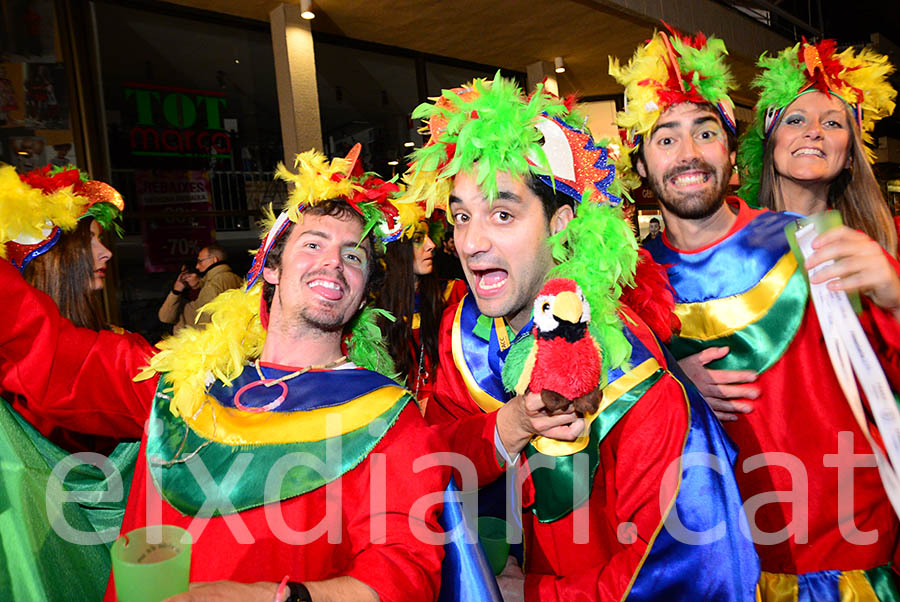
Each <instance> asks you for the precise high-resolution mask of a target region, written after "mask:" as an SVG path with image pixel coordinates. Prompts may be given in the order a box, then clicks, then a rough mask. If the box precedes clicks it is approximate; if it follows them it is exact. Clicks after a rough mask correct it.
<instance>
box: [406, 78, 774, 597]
mask: <svg viewBox="0 0 900 602" xmlns="http://www.w3.org/2000/svg"><path fill="white" fill-rule="evenodd" d="M414 116H415V117H417V118H423V119H425V120H426V123H427V125H428V129H429V131H430V133H431V137H430V139H429V141H428V143H427V144H426V145H425V146H423V147H422V148H421V149H419V150H417V151H416V152H415V153H414V155H413V163H412V165H411V166H410V170H409V171H408V173H407V184H408V186H407V193H406V194H407V198H408V200H409V201H412V202H415V201H420V200H422V201H427V202H431V203H436V204H437V206H438V207H439V208H444V207H448V215H449V216H450V217H451V218H452V220H453V222H454V228H455V229H454V235H455V241H456V247H457V251H458V253H459V255H460V261H461V263H462V267H463V271H464V272H465V275H466V280H467V281H468V285H469V289H470V293H469V294H468V295H467V296H466V297H464V298H463V299H462V300H461V301H460V302H459V303H458V304H456V305H453V306H450V307H448V308H447V309H446V310H445V312H444V317H443V320H442V323H441V330H440V341H439V347H440V362H439V365H438V375H437V383H436V386H435V394H434V397H433V399H432V400H431V402H430V403H429V404H428V407H427V409H426V414H425V418H426V420H428V421H429V422H430V423H433V424H436V425H438V426H439V428H440V430H441V432H442V433H444V434H445V435H446V437H447V438H448V439H449V441H450V442H451V448H452V450H453V451H455V452H457V453H460V454H462V455H465V456H466V457H467V458H468V459H469V460H471V461H472V464H474V465H475V467H476V470H477V476H478V479H479V481H480V482H479V485H488V484H489V483H491V481H492V480H495V479H497V478H498V476H500V477H502V473H503V470H504V469H505V468H506V467H507V466H510V465H513V466H516V467H517V468H519V469H521V470H524V472H525V473H528V476H527V477H525V483H524V485H522V486H521V490H520V491H521V499H517V496H510V498H512V499H513V500H515V501H521V502H522V504H521V505H522V507H523V508H524V509H525V511H524V512H523V515H522V517H521V523H522V529H523V532H524V538H525V540H524V541H525V550H526V552H527V554H526V559H525V567H524V583H522V572H521V570H520V569H519V568H518V566H517V565H516V564H515V563H513V562H512V561H510V562H509V564H508V565H507V568H506V570H505V571H504V573H503V575H501V579H500V580H501V582H502V583H501V585H502V586H503V588H504V593H508V594H509V595H510V596H511V598H508V599H514V600H516V599H521V597H522V595H523V590H524V596H525V599H528V600H547V601H551V600H575V599H578V600H622V599H624V598H625V597H626V596H628V597H629V599H632V600H660V599H684V600H701V599H707V600H712V599H715V600H747V601H749V600H753V599H754V594H755V587H756V580H757V576H758V574H759V573H758V564H757V559H756V554H755V552H754V551H753V547H752V544H751V542H750V541H749V540H747V539H745V538H744V537H743V536H742V535H741V525H742V524H743V525H744V527H745V528H746V522H743V523H742V521H744V519H743V513H742V510H741V502H740V500H739V498H738V496H737V485H736V482H735V481H734V478H733V475H732V473H731V470H732V468H731V463H732V459H733V455H734V450H733V449H732V448H731V444H730V442H728V441H727V439H726V437H725V435H724V432H723V431H722V430H721V428H720V427H719V425H718V422H717V421H716V420H715V417H714V416H713V415H712V413H711V411H710V410H709V408H708V407H706V405H705V404H704V402H703V400H702V399H701V398H700V397H699V396H698V395H693V394H688V395H686V394H685V390H684V389H683V388H682V386H681V384H680V383H679V381H678V380H676V378H675V377H673V375H672V374H671V372H670V371H669V370H670V369H671V367H672V366H673V364H670V363H668V360H667V359H666V356H665V355H664V353H663V351H662V348H661V347H660V345H659V343H658V342H657V338H656V336H659V337H661V338H666V337H667V336H668V335H669V334H671V329H670V328H669V325H670V321H669V317H671V311H672V299H671V296H669V297H668V301H669V303H668V305H667V304H666V302H665V299H666V293H667V291H666V290H665V288H664V286H660V287H659V288H658V289H655V290H650V289H649V288H645V286H644V285H646V281H644V280H643V278H642V277H641V274H638V275H635V269H636V266H637V264H638V261H639V259H638V257H639V255H638V249H637V241H636V240H635V238H634V234H633V232H632V230H631V227H630V225H629V224H628V222H627V221H626V219H625V217H624V212H623V211H622V209H621V207H619V204H620V203H621V195H622V188H621V182H620V181H619V180H618V178H617V177H616V176H617V175H618V171H619V169H620V165H618V164H617V163H616V162H615V160H614V158H613V156H611V154H610V152H609V150H608V149H607V147H606V145H604V144H603V143H596V142H595V141H594V140H593V139H592V138H591V136H590V134H589V132H587V131H586V130H584V129H583V125H584V120H583V119H582V118H580V117H578V113H577V109H576V108H575V107H574V106H572V104H571V103H567V102H564V101H562V100H561V99H559V98H558V97H556V96H554V95H552V94H550V93H548V92H547V91H546V90H544V89H543V87H542V86H539V87H538V88H537V89H536V90H535V91H534V92H533V93H532V94H531V95H530V96H525V95H524V94H523V93H522V91H521V90H520V89H519V88H518V86H517V85H516V84H515V83H514V82H512V81H510V80H507V79H504V78H502V77H500V76H499V74H498V75H497V76H496V77H495V78H494V79H493V80H492V81H486V80H483V79H477V80H475V81H473V82H472V83H470V84H468V85H466V86H464V87H461V88H456V89H453V90H444V91H443V93H442V95H441V96H440V97H439V98H438V99H437V102H435V103H434V104H431V103H426V104H423V105H421V106H420V107H418V108H417V109H416V111H415V112H414ZM651 264H652V261H649V260H648V261H642V262H641V264H640V266H639V267H638V269H639V270H640V269H642V268H646V267H651ZM657 268H658V266H657ZM651 269H652V267H651ZM657 275H658V276H659V280H658V281H659V282H660V284H662V283H661V281H662V280H664V276H663V275H662V274H659V273H657ZM557 277H560V278H569V279H572V280H574V281H575V282H577V284H578V285H579V287H580V288H577V289H575V290H577V291H578V293H577V295H583V297H577V296H576V293H573V292H570V294H571V295H572V296H571V297H570V298H572V299H575V298H579V299H581V300H579V301H577V302H576V305H577V306H578V307H580V308H583V309H582V310H580V311H581V313H580V314H579V316H581V317H584V320H582V321H581V322H580V325H581V326H582V327H584V326H585V325H584V322H585V321H588V322H589V325H588V326H587V327H586V328H588V329H589V331H590V333H591V337H592V338H593V340H594V341H595V342H596V344H597V345H598V346H599V347H600V349H601V357H602V368H601V371H602V373H603V375H602V377H601V385H600V387H601V388H602V397H603V401H602V402H601V403H600V405H599V407H595V408H594V409H593V410H585V411H584V413H581V412H576V411H575V410H574V408H573V406H572V404H570V405H569V407H564V408H562V409H561V410H559V411H551V410H550V409H548V408H547V407H546V406H545V405H544V403H543V401H542V397H541V394H540V391H525V392H524V393H523V394H516V393H515V392H514V389H515V387H511V386H508V385H507V384H506V383H508V382H509V379H508V376H510V373H512V374H515V373H516V370H515V366H516V365H517V360H516V359H514V358H519V360H518V361H519V362H521V358H522V357H523V352H522V349H528V348H529V345H531V344H532V343H534V345H535V346H537V345H539V344H540V345H543V344H545V343H544V342H542V341H541V340H540V339H539V337H543V336H544V335H543V334H538V333H537V330H536V328H535V323H536V322H537V321H538V319H540V318H548V313H547V312H548V311H549V310H548V309H540V310H538V309H537V308H538V307H541V308H543V307H544V305H545V304H546V305H547V307H548V308H549V301H548V299H549V298H548V297H546V296H541V297H538V294H539V293H540V292H541V290H542V288H543V287H544V284H545V282H546V281H547V280H548V279H551V278H557ZM635 280H638V281H639V282H638V284H637V286H636V287H635V288H638V289H640V290H641V294H634V295H631V294H622V291H623V289H627V288H628V285H629V284H635ZM556 282H557V283H558V281H556ZM632 292H633V291H632ZM670 294H671V293H669V295H670ZM536 298H537V299H541V300H542V301H541V303H540V304H537V305H536ZM638 298H640V299H643V300H650V301H653V302H655V303H649V304H646V303H643V304H634V305H633V304H632V303H633V301H634V300H635V299H638ZM585 301H586V302H587V304H588V305H589V308H587V307H585V305H584V302H585ZM538 311H541V312H543V313H541V315H540V317H539V318H535V317H534V316H535V315H536V314H537V312H538ZM588 315H589V318H587V317H586V316H588ZM570 318H571V317H570ZM550 320H551V321H552V320H555V318H550ZM560 320H562V318H560ZM576 321H577V320H576ZM570 322H571V319H570ZM541 323H542V324H545V325H546V324H547V322H546V321H544V320H542V321H541ZM571 325H572V326H577V325H576V324H574V323H573V324H571ZM566 328H567V325H565V324H563V323H560V328H559V330H560V331H564V330H565V329H566ZM651 328H653V330H651ZM558 332H559V331H557V335H558V336H557V339H562V338H563V337H564V336H565V335H559V334H558ZM569 332H571V331H569ZM535 340H537V342H534V341H535ZM557 342H560V341H559V340H557ZM560 360H561V361H560V362H559V365H557V366H554V368H556V370H557V371H558V375H557V376H558V381H557V382H564V381H565V380H566V379H568V378H571V379H572V380H575V379H577V378H579V377H582V375H581V374H579V373H578V372H579V371H578V369H577V368H575V366H576V365H577V362H578V358H576V357H571V355H569V357H561V358H560ZM672 361H673V363H674V360H672ZM523 373H524V370H523ZM544 391H546V389H544ZM485 442H493V443H494V445H495V446H496V450H497V453H496V454H494V453H493V449H490V451H491V453H490V457H484V455H483V454H482V450H483V449H484V447H485V446H484V443H485ZM492 448H493V446H492ZM694 452H698V453H697V454H695V453H694ZM520 456H521V458H522V463H521V464H519V463H518V462H517V460H516V458H519V457H520ZM699 456H702V457H703V458H705V459H711V460H712V461H713V463H714V464H716V466H717V468H716V469H715V470H709V468H708V465H706V466H705V467H690V466H691V461H692V459H696V458H697V457H699ZM501 458H503V459H501ZM521 474H524V473H521ZM507 483H508V485H509V486H513V485H514V483H513V482H511V481H508V482H507ZM504 484H506V483H504V479H503V478H500V479H499V481H495V482H494V489H493V490H491V489H490V488H489V487H483V488H482V489H481V490H480V491H479V498H480V499H479V501H480V502H482V508H481V510H482V511H483V513H485V514H488V513H491V511H493V512H494V513H500V514H501V516H503V517H504V518H507V519H508V520H509V521H510V522H513V521H516V520H518V514H519V512H518V511H519V508H516V509H515V514H514V515H512V516H509V515H506V514H505V513H504V502H505V501H506V496H505V495H504V494H505V493H506V491H504V487H503V485H504ZM492 493H493V494H498V497H499V503H497V502H496V499H492V498H491V497H490V496H491V494H492ZM485 497H488V500H485ZM484 502H487V503H484ZM491 502H494V504H493V507H490V506H491ZM676 517H677V518H679V519H680V521H683V522H682V523H680V524H682V525H688V524H690V525H691V526H690V528H689V531H691V532H692V533H691V534H686V533H685V532H684V531H683V530H682V531H681V532H680V533H679V529H678V528H676V527H675V525H673V523H675V520H673V519H675V518H676ZM713 524H718V525H720V527H718V529H719V531H718V534H717V536H715V537H712V538H709V539H704V538H701V539H699V540H698V539H697V538H695V537H692V535H696V534H697V532H698V531H706V532H711V531H710V529H711V528H712V527H713ZM726 525H727V526H726ZM723 527H724V528H723ZM685 535H686V537H685ZM689 565H694V566H701V565H702V566H703V567H704V569H703V570H704V574H703V578H702V579H697V578H696V575H695V574H693V572H692V571H691V570H690V569H687V568H686V567H687V566H689ZM678 567H682V568H678Z"/></svg>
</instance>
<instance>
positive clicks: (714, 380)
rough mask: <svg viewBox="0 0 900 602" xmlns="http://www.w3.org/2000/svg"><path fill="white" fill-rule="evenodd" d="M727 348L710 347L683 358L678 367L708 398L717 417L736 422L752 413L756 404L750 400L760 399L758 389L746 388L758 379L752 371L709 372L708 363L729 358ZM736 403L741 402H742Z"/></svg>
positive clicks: (753, 387) (724, 420)
mask: <svg viewBox="0 0 900 602" xmlns="http://www.w3.org/2000/svg"><path fill="white" fill-rule="evenodd" d="M728 351H729V349H728V347H710V348H709V349H704V350H703V351H701V352H700V353H696V354H694V355H689V356H687V357H685V358H682V359H681V360H680V361H679V362H678V365H679V366H681V369H682V370H684V373H685V374H687V375H688V378H690V379H691V380H692V381H693V383H694V384H695V385H696V386H697V389H699V390H700V393H702V394H703V397H705V398H706V402H707V403H708V404H709V407H711V408H712V410H713V413H715V415H716V418H718V419H719V420H721V421H722V422H733V421H735V420H737V419H738V414H749V413H750V412H752V411H753V404H752V403H750V402H749V401H748V400H750V399H756V398H757V397H759V393H760V391H759V387H756V386H753V385H747V384H744V383H752V382H754V381H755V380H756V372H753V371H752V370H709V369H708V368H706V364H708V363H710V362H712V361H715V360H717V359H721V358H723V357H725V356H726V355H728ZM737 400H741V402H740V403H738V402H737Z"/></svg>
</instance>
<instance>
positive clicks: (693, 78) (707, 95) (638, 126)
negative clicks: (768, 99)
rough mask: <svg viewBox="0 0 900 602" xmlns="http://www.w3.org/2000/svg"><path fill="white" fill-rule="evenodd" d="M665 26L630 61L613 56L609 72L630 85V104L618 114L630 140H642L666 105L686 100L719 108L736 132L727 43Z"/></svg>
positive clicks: (627, 97)
mask: <svg viewBox="0 0 900 602" xmlns="http://www.w3.org/2000/svg"><path fill="white" fill-rule="evenodd" d="M663 24H664V25H666V24H665V23H663ZM666 28H667V29H668V30H669V32H668V33H667V32H664V31H659V32H655V33H654V34H653V37H652V38H651V39H650V40H648V41H647V43H646V44H644V45H643V46H641V47H640V48H638V49H637V51H636V52H635V53H634V56H633V57H632V59H631V61H629V63H628V64H627V65H620V64H619V61H618V59H616V58H614V57H609V74H610V75H612V76H613V77H614V78H615V79H616V81H617V82H619V83H620V84H622V85H623V86H624V87H625V109H624V110H622V111H619V112H618V114H617V115H616V123H617V124H618V125H619V127H621V128H624V129H625V130H626V134H627V142H628V143H629V145H631V146H632V147H633V146H636V145H637V144H639V143H640V140H641V138H642V137H643V136H646V135H647V134H649V133H650V132H651V131H652V130H653V126H655V125H656V122H657V120H658V119H659V117H660V115H662V113H663V112H664V111H665V110H666V109H668V108H669V107H671V106H673V105H677V104H680V103H683V102H692V103H696V104H706V103H708V104H711V105H712V106H714V107H716V109H717V110H718V111H719V114H720V115H722V119H723V121H724V123H725V126H726V127H728V128H729V129H730V130H731V131H732V133H734V132H735V131H736V128H735V121H734V103H733V102H732V101H731V98H730V97H729V96H728V94H729V92H730V91H731V90H733V89H734V87H735V85H734V78H733V77H732V75H731V71H730V70H729V68H728V65H727V64H726V63H725V56H726V55H727V54H728V51H727V50H726V49H725V43H724V42H723V41H722V40H720V39H718V38H713V37H710V38H707V37H706V36H704V35H703V34H702V33H698V34H697V35H696V36H695V37H693V38H691V37H690V36H683V35H680V34H678V33H676V32H675V31H674V30H672V28H670V27H669V26H668V25H666Z"/></svg>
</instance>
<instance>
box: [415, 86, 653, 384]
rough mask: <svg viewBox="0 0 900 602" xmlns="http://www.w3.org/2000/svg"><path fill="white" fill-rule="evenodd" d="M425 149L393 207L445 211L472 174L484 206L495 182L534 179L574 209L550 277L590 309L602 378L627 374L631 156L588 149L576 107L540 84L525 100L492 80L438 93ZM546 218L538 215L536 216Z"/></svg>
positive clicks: (418, 114) (633, 249)
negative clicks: (623, 307) (578, 291)
mask: <svg viewBox="0 0 900 602" xmlns="http://www.w3.org/2000/svg"><path fill="white" fill-rule="evenodd" d="M413 117H415V118H421V119H424V120H425V123H426V128H425V129H424V132H425V133H428V134H429V140H428V142H427V144H426V145H425V146H424V147H423V148H420V149H417V150H416V151H414V152H413V154H412V156H411V159H412V163H411V164H410V166H409V169H408V171H407V173H406V175H405V176H404V180H405V181H406V183H407V189H406V191H405V193H404V194H403V195H401V198H400V199H399V201H398V202H422V201H424V202H425V203H426V204H427V207H428V209H427V211H428V213H431V211H432V210H433V209H435V208H438V209H443V210H446V208H447V202H448V200H449V196H450V192H451V189H452V187H453V177H454V176H455V175H456V174H458V173H470V174H472V175H473V176H474V178H475V181H476V183H477V185H478V186H479V188H480V189H481V191H482V193H483V194H484V196H485V197H486V199H487V200H488V201H489V202H490V201H492V200H493V199H495V198H496V197H497V194H498V189H497V175H498V174H500V173H509V174H511V175H512V176H513V177H514V178H525V177H529V178H530V177H536V178H538V179H540V180H541V181H542V182H543V183H544V184H546V185H547V186H550V187H552V188H554V189H555V190H556V191H558V192H560V193H563V194H565V195H567V196H568V197H570V198H572V199H574V200H575V201H576V207H575V218H574V219H572V220H571V221H570V222H569V224H568V226H566V228H565V229H563V230H562V231H561V232H560V233H558V234H556V235H555V236H553V237H552V238H550V239H548V240H547V244H548V245H549V246H550V248H551V251H552V253H553V256H554V258H555V259H556V261H557V266H556V267H555V268H554V269H553V270H552V271H551V274H549V275H548V278H551V277H556V276H559V277H566V278H572V279H574V280H575V281H576V282H578V284H579V285H580V286H581V288H582V290H583V291H584V294H585V297H586V298H587V300H588V302H589V303H590V306H591V308H592V313H591V316H592V318H591V323H592V331H593V333H594V335H595V340H596V341H597V342H598V343H599V344H600V345H601V348H602V352H603V357H604V358H605V364H604V369H613V368H617V367H620V366H623V365H624V364H625V363H626V362H627V360H628V358H629V357H630V353H631V346H630V344H629V343H628V341H627V339H626V338H625V335H624V333H623V330H622V324H621V322H620V320H619V318H618V313H617V312H618V307H619V301H618V300H619V297H620V296H621V295H622V290H623V288H624V287H626V286H627V285H629V284H633V282H634V280H633V277H634V273H635V267H636V264H637V243H636V241H635V238H634V234H633V232H632V230H631V225H630V223H629V222H627V221H626V220H625V219H624V214H623V211H622V208H621V207H620V205H621V202H622V199H623V198H627V186H626V185H625V184H623V180H622V178H621V174H622V173H623V171H625V169H624V168H625V166H626V164H627V160H628V157H627V154H625V153H619V152H618V151H619V149H618V147H617V146H613V145H611V144H609V142H608V141H594V139H593V138H592V137H591V135H590V132H589V131H588V130H587V129H586V128H585V119H584V118H582V117H581V116H579V114H578V112H577V107H576V105H575V101H574V99H566V100H563V99H560V98H559V97H557V96H556V95H554V94H551V93H549V92H547V91H546V90H545V89H544V87H543V85H541V84H539V85H538V86H537V88H536V89H535V91H534V92H533V93H531V94H530V95H527V96H526V95H525V94H524V93H523V92H522V91H521V89H520V88H519V87H518V85H517V84H516V83H515V82H514V81H512V80H509V79H505V78H503V77H500V74H499V73H498V74H497V75H496V76H495V78H494V79H493V80H492V81H489V80H485V79H476V80H474V81H472V82H470V83H468V84H466V85H465V86H463V87H460V88H454V89H452V90H444V91H443V93H442V94H441V96H440V97H438V98H436V99H434V103H433V104H432V103H425V104H422V105H420V106H419V107H417V108H416V110H415V111H414V112H413ZM540 210H541V211H543V209H540Z"/></svg>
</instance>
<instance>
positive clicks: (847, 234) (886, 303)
mask: <svg viewBox="0 0 900 602" xmlns="http://www.w3.org/2000/svg"><path fill="white" fill-rule="evenodd" d="M812 246H813V249H815V252H814V253H813V254H812V255H810V256H809V258H808V259H807V260H806V269H807V270H810V269H812V268H814V267H816V266H818V265H821V264H822V263H824V262H826V261H828V260H829V259H833V260H834V263H833V264H832V265H830V266H828V267H826V268H823V269H822V270H821V271H819V272H818V273H816V275H815V276H813V277H812V278H810V282H812V283H813V284H820V283H822V282H828V281H829V280H831V282H828V288H829V289H831V290H833V291H846V292H848V293H852V292H860V293H864V294H866V295H868V296H869V298H871V299H872V301H873V302H874V303H875V305H877V306H878V307H880V308H881V309H883V310H885V311H887V312H890V313H892V314H893V315H894V318H895V319H896V320H898V321H900V276H898V275H897V272H896V271H895V270H894V267H893V266H892V265H891V262H890V261H889V260H888V256H887V255H886V254H885V252H884V249H882V248H881V245H879V244H878V243H877V242H875V241H874V240H872V239H871V238H869V237H868V236H866V235H865V234H863V233H862V232H859V231H857V230H853V229H852V228H848V227H847V226H840V227H838V228H834V229H833V230H829V231H828V232H826V233H825V234H820V235H819V236H817V237H816V239H815V240H814V241H813V243H812Z"/></svg>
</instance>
